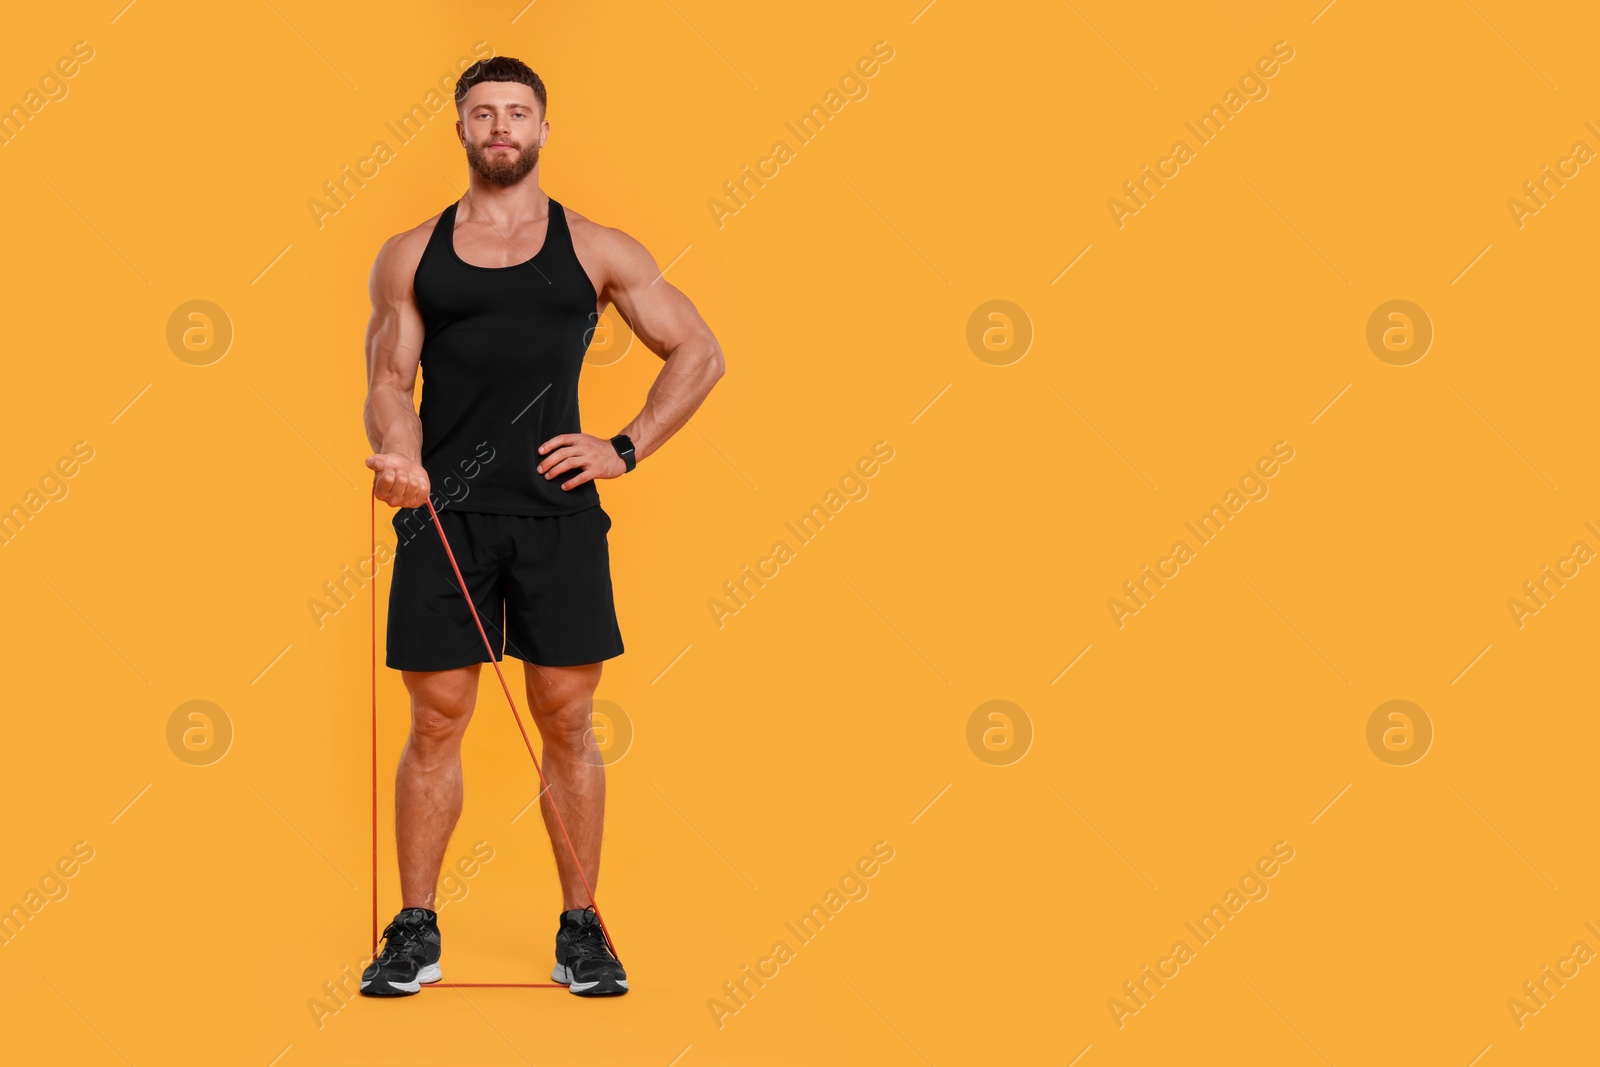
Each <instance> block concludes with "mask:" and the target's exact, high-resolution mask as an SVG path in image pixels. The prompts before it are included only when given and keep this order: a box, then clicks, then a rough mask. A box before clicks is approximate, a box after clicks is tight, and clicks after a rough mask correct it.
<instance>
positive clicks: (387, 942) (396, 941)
mask: <svg viewBox="0 0 1600 1067" xmlns="http://www.w3.org/2000/svg"><path fill="white" fill-rule="evenodd" d="M421 943H422V929H421V928H420V927H417V926H412V925H410V924H409V923H403V922H399V921H398V920H397V921H395V922H392V923H390V924H389V925H388V926H385V927H384V928H383V951H382V952H380V953H378V960H379V962H388V961H391V960H395V959H399V958H401V957H404V956H408V955H410V954H411V950H412V949H414V948H416V947H417V946H418V945H420V944H421Z"/></svg>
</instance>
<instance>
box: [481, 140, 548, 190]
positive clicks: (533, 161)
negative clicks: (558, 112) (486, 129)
mask: <svg viewBox="0 0 1600 1067" xmlns="http://www.w3.org/2000/svg"><path fill="white" fill-rule="evenodd" d="M491 143H493V142H491ZM466 147H467V163H468V165H470V166H471V167H472V169H473V170H474V171H476V172H477V174H478V177H480V178H482V179H483V180H484V181H486V182H491V183H493V184H495V185H501V186H505V185H515V184H517V183H518V182H520V181H521V180H522V179H523V178H525V177H527V176H528V173H529V172H530V171H532V170H533V168H534V167H535V166H536V165H538V162H539V146H538V145H537V144H533V145H529V146H527V147H526V148H523V149H522V150H521V151H520V152H518V153H517V154H516V155H515V156H510V155H508V154H507V153H505V152H503V151H495V152H491V151H489V146H488V145H480V144H477V143H476V142H474V141H468V142H467V146H466ZM513 147H514V145H513Z"/></svg>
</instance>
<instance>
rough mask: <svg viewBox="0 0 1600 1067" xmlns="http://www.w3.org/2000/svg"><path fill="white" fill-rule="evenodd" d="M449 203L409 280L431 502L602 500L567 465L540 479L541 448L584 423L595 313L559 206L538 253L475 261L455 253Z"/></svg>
mask: <svg viewBox="0 0 1600 1067" xmlns="http://www.w3.org/2000/svg"><path fill="white" fill-rule="evenodd" d="M459 204H460V201H457V202H456V203H455V204H451V205H450V206H449V207H447V208H445V209H444V211H443V212H441V213H440V215H439V221H438V223H436V224H435V225H434V228H433V235H432V236H431V237H430V238H429V239H428V246H427V247H426V248H425V249H423V252H422V259H421V260H420V261H419V262H418V263H417V273H416V276H415V278H414V279H413V282H412V284H413V287H414V290H415V292H416V299H417V308H418V309H419V310H420V311H421V313H422V320H423V323H424V325H425V327H426V330H425V333H424V335H423V341H422V355H421V368H422V406H421V410H420V412H419V416H420V417H421V419H422V466H423V468H424V469H426V470H427V472H428V479H429V481H430V482H431V483H432V488H433V494H434V506H435V507H439V506H440V500H441V498H443V499H444V500H447V501H448V504H447V506H448V507H452V508H455V509H457V510H459V511H476V512H487V513H490V514H497V515H570V514H572V513H574V512H578V511H583V510H585V509H587V508H591V507H594V506H595V505H597V504H599V503H600V493H599V490H598V489H597V488H596V486H595V483H594V482H593V481H588V482H585V483H583V484H582V485H580V486H578V487H576V488H575V489H571V490H563V489H562V488H561V483H562V482H564V481H566V480H567V479H569V478H571V477H572V476H573V474H574V473H575V472H574V471H572V470H570V469H569V470H566V471H563V472H562V473H561V474H558V475H557V476H556V477H555V478H552V479H548V480H547V479H546V478H545V476H544V475H542V474H540V473H538V472H537V471H536V470H535V469H534V468H535V467H537V466H538V464H539V462H540V460H541V459H542V458H543V457H541V456H540V455H539V454H538V448H539V446H540V445H541V444H543V443H544V442H545V441H548V440H549V439H550V438H552V437H554V436H555V435H557V434H562V433H578V432H581V430H582V426H581V424H580V423H579V420H578V372H579V371H580V370H582V369H583V356H584V352H585V351H586V350H587V349H588V346H589V338H590V331H591V330H592V328H593V326H594V322H595V304H596V293H595V290H594V284H593V283H592V282H591V281H590V280H589V275H588V273H587V272H585V271H584V269H583V264H582V263H580V262H578V256H577V254H576V253H575V252H574V251H573V248H572V234H571V232H570V231H569V230H568V228H567V214H566V211H565V210H564V209H563V208H562V206H561V205H560V204H559V203H557V202H556V200H555V199H554V198H551V200H550V223H549V226H548V227H547V229H546V232H545V239H544V245H543V246H542V247H541V248H540V249H539V252H538V254H537V255H535V256H534V257H533V258H532V259H529V260H525V261H524V262H522V263H517V264H513V265H512V266H509V267H479V266H474V265H473V264H471V263H468V262H466V261H465V260H463V259H462V258H461V257H460V256H458V255H457V254H456V250H455V240H454V234H455V228H456V226H455V223H456V207H457V206H458V205H459Z"/></svg>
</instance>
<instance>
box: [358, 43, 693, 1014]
mask: <svg viewBox="0 0 1600 1067" xmlns="http://www.w3.org/2000/svg"><path fill="white" fill-rule="evenodd" d="M456 106H457V109H458V121H457V123H456V136H457V137H459V138H460V140H461V144H462V147H463V148H464V149H465V150H466V155H467V164H468V179H469V181H470V188H469V190H468V192H467V194H466V195H465V196H463V197H462V198H461V199H460V200H459V201H457V202H456V203H454V204H451V205H450V206H449V207H446V208H445V209H444V210H443V211H442V212H440V213H439V214H437V215H435V216H434V217H433V218H431V219H428V220H427V221H426V222H424V223H422V225H420V226H418V227H416V228H415V229H413V230H408V231H406V232H405V233H401V234H397V235H395V236H394V237H391V238H390V239H389V240H388V241H386V242H385V243H384V245H383V248H382V249H381V250H380V251H379V252H378V256H377V261H376V262H375V263H374V264H373V268H372V280H371V293H372V321H371V324H370V325H369V327H368V329H367V344H366V347H367V353H366V356H367V382H368V390H367V401H366V409H365V421H366V430H367V437H368V439H369V440H370V442H371V444H372V449H373V455H371V456H369V457H368V458H367V466H368V467H370V468H371V469H372V470H373V472H374V474H373V485H372V492H373V495H374V496H376V497H377V498H378V499H379V500H382V501H383V502H384V503H386V504H390V505H393V506H395V507H397V508H399V509H400V510H399V511H397V512H396V513H395V516H394V520H393V526H394V529H395V533H396V535H397V539H398V543H397V546H396V555H395V563H394V573H393V582H392V587H391V592H390V597H389V636H388V648H387V657H386V662H387V664H388V666H389V667H391V668H394V669H397V670H399V671H401V672H402V676H403V678H404V679H405V685H406V689H407V691H408V692H409V693H410V695H411V733H410V737H409V738H408V739H407V741H406V746H405V750H404V752H402V753H401V756H400V767H399V770H398V772H397V773H396V775H395V837H396V840H397V843H398V851H399V860H400V893H401V904H402V907H401V910H400V912H399V914H397V915H396V916H395V917H394V921H393V922H391V923H390V924H389V925H388V927H387V928H386V929H385V930H384V948H383V951H382V952H380V953H379V954H378V955H377V957H376V958H375V959H374V960H373V962H372V964H371V965H370V966H369V967H367V969H366V970H365V971H364V972H363V974H362V976H361V992H362V993H364V994H366V995H368V996H404V995H407V994H411V993H416V992H417V991H419V990H420V989H421V988H422V985H423V983H427V982H437V981H439V979H440V977H441V972H440V969H439V956H440V936H439V927H438V917H437V915H436V914H435V912H434V910H433V907H434V890H435V886H436V884H437V882H438V880H439V871H440V867H441V865H442V863H443V860H444V854H445V847H446V845H447V844H448V843H449V840H450V834H451V832H452V830H453V829H454V828H455V824H456V820H457V818H458V817H459V816H460V814H461V802H462V774H461V738H462V735H463V733H464V732H465V731H466V728H467V722H468V720H469V719H470V718H471V717H472V709H473V705H474V704H475V703H476V700H477V695H478V676H479V672H480V669H481V667H482V665H483V663H484V662H485V661H487V660H488V658H489V653H488V650H487V649H485V648H484V645H483V639H482V637H481V636H480V635H479V633H478V630H477V627H476V625H475V624H474V623H473V621H472V616H471V612H470V611H469V610H468V608H467V605H466V603H464V598H463V596H462V593H461V590H460V589H459V587H458V586H457V584H456V581H455V575H454V573H453V571H452V570H451V568H450V563H449V560H448V559H447V558H446V555H445V550H444V547H443V545H442V544H441V542H440V539H439V535H438V532H437V531H436V530H435V529H434V527H433V523H432V519H431V516H429V514H428V511H427V508H426V502H427V501H428V500H429V499H430V498H431V499H432V500H433V503H434V507H435V509H436V511H437V512H438V514H439V521H440V523H441V524H442V525H443V527H444V531H445V537H446V538H447V539H448V541H449V544H450V548H451V549H452V550H453V551H454V553H455V556H456V561H457V563H459V565H460V567H461V573H462V576H463V578H465V580H466V584H467V587H468V590H469V591H470V593H471V595H472V601H473V603H474V604H475V605H476V606H477V610H478V614H479V616H480V617H481V618H482V620H483V625H484V629H485V630H486V631H487V633H488V634H489V637H490V640H491V642H492V643H493V644H494V646H495V649H494V658H495V659H496V660H499V659H500V658H501V656H502V654H504V653H507V652H508V653H509V654H510V655H512V656H514V657H515V658H517V659H520V660H522V661H523V663H524V668H523V677H524V680H525V682H526V687H527V699H528V710H529V713H530V714H531V716H532V718H533V720H534V722H535V723H536V724H537V726H538V729H539V734H540V736H541V737H542V739H543V741H544V770H545V775H546V777H547V778H548V779H549V783H550V788H549V790H548V792H546V793H544V794H543V795H541V797H540V809H541V811H542V812H543V814H544V819H545V827H546V829H547V830H548V831H549V833H550V838H551V844H552V846H553V848H554V851H555V861H556V871H557V874H558V876H559V877H560V880H561V895H562V902H561V907H562V912H561V916H560V922H559V925H558V928H557V933H556V960H555V968H554V971H553V973H552V978H553V979H554V980H555V981H557V982H560V983H562V984H565V985H566V986H567V987H568V989H569V990H570V991H571V992H573V993H576V994H579V995H584V996H600V995H606V994H617V993H624V992H626V991H627V989H628V980H627V975H626V974H625V972H624V971H623V968H622V964H621V963H620V962H619V961H618V960H617V959H616V958H615V957H614V956H613V955H612V953H611V952H610V950H609V948H608V947H607V945H606V943H605V939H604V937H603V936H602V933H601V930H600V927H599V925H598V922H597V918H596V915H595V911H594V909H593V907H592V906H590V905H591V901H590V900H589V897H588V893H587V892H586V890H585V888H584V882H583V877H581V876H580V873H579V870H578V869H577V867H576V866H575V864H574V861H573V855H572V852H571V851H569V849H568V848H567V844H566V841H565V840H564V839H563V838H562V835H561V833H560V830H559V827H558V824H557V815H556V810H555V809H556V808H558V807H559V809H560V813H561V815H562V816H564V818H565V824H566V829H567V832H568V834H570V835H571V839H572V845H573V848H574V849H575V850H576V852H577V855H578V857H579V861H580V862H581V863H582V864H583V874H584V875H587V878H588V882H589V885H590V886H594V885H595V884H596V883H597V881H598V878H599V867H600V832H601V823H602V818H603V814H604V810H605V774H604V769H603V767H602V765H601V761H600V759H599V756H598V752H597V750H596V748H595V742H594V735H593V732H592V730H591V722H590V715H591V706H592V699H593V696H594V691H595V686H596V685H597V684H598V683H599V681H600V670H601V666H602V663H603V661H604V660H607V659H610V658H612V657H614V656H618V655H621V654H622V651H623V645H622V635H621V632H620V630H619V628H618V625H617V617H616V611H615V608H614V607H613V603H612V591H611V573H610V556H609V553H608V546H607V539H606V532H607V531H608V530H609V529H610V528H611V517H610V516H609V515H607V514H606V512H605V510H604V509H603V508H602V507H601V506H600V496H599V490H598V487H597V482H596V479H599V478H616V477H619V476H621V475H622V474H623V473H625V472H627V471H631V470H633V469H634V464H635V463H637V462H638V461H640V460H643V459H645V458H646V457H648V456H649V455H650V454H651V453H653V452H655V451H656V450H657V449H658V448H660V447H661V446H662V445H663V444H665V443H666V441H667V439H668V438H669V437H671V436H672V435H673V434H674V433H676V432H677V431H678V430H679V429H681V428H682V427H683V425H684V424H685V423H686V422H687V421H688V419H689V416H690V415H692V414H693V413H694V411H695V409H696V408H698V407H699V406H700V404H701V402H702V401H703V400H705V398H706V396H707V394H708V393H710V391H711V388H712V386H713V385H714V384H715V383H716V381H717V379H718V378H720V377H721V376H722V374H723V362H722V352H721V349H720V348H719V347H718V345H717V341H716V338H715V337H713V336H712V333H711V330H710V328H708V327H707V326H706V324H705V321H704V320H703V319H701V317H700V315H699V313H698V312H697V311H696V310H695V308H694V306H693V305H692V304H691V303H690V302H689V300H688V298H687V297H685V296H684V295H683V294H682V293H681V292H679V291H678V290H677V289H675V288H674V287H673V286H672V284H671V283H670V282H668V281H667V280H666V279H665V278H663V277H662V276H661V273H660V271H659V270H658V269H657V267H656V264H655V261H654V260H653V259H652V258H651V256H650V253H649V252H648V251H646V250H645V248H644V246H643V245H641V244H640V243H639V242H638V241H636V240H634V239H633V238H632V237H630V236H628V235H627V234H625V233H623V232H622V231H621V230H616V229H612V228H610V227H606V226H602V225H600V224H598V223H596V222H591V221H590V220H589V219H587V218H585V217H583V216H582V215H580V214H578V213H577V212H575V211H573V210H571V209H570V208H566V207H563V206H562V205H561V204H559V203H558V202H556V201H555V200H553V199H551V198H550V197H549V196H548V195H546V193H545V191H544V190H543V189H541V188H539V150H540V149H541V148H542V147H544V144H545V142H546V140H547V139H548V138H549V136H550V124H549V123H548V122H547V121H545V87H544V83H543V82H542V81H541V80H540V78H539V76H538V75H537V74H535V73H534V72H533V71H532V70H530V69H529V68H528V66H527V65H526V64H524V63H522V62H521V61H520V60H516V59H511V58H509V57H504V56H501V57H496V58H493V59H489V60H485V61H484V62H482V63H478V64H476V65H474V66H473V67H471V68H469V69H468V70H467V71H466V72H465V73H463V74H462V76H461V78H460V79H459V80H458V81H457V82H456ZM612 304H615V305H616V308H617V311H618V313H619V314H620V315H621V316H622V318H623V320H624V321H625V322H627V324H628V325H629V326H630V327H631V328H632V329H633V332H634V335H635V336H637V337H638V339H639V340H640V341H641V342H643V343H644V345H645V346H646V347H648V348H649V349H650V351H652V352H654V353H655V354H656V355H657V356H659V357H660V358H661V359H662V360H663V361H664V365H663V366H662V368H661V372H660V375H659V376H658V377H657V379H656V381H655V384H654V385H653V386H652V387H651V389H650V394H649V399H648V401H647V402H646V403H645V405H644V409H643V410H642V411H640V413H639V414H638V416H637V417H636V418H634V419H633V421H632V422H630V423H628V424H627V425H626V426H624V427H623V428H622V432H621V433H620V434H618V435H617V436H615V437H612V438H609V439H608V438H604V437H593V436H590V435H589V434H586V433H584V432H582V429H581V426H580V421H579V417H578V373H579V371H580V370H581V369H582V366H583V357H584V352H585V350H586V349H587V348H588V345H589V341H590V338H591V337H592V335H593V330H594V328H595V324H596V322H597V321H598V318H599V316H600V315H601V314H602V313H603V312H604V311H605V310H606V308H607V307H608V306H609V305H612ZM419 365H420V367H421V369H422V373H423V378H424V384H423V389H422V405H421V412H420V415H419V413H418V412H417V410H416V409H415V408H414V407H413V403H412V395H413V389H414V387H415V385H416V379H417V370H418V367H419Z"/></svg>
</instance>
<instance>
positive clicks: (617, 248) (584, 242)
mask: <svg viewBox="0 0 1600 1067" xmlns="http://www.w3.org/2000/svg"><path fill="white" fill-rule="evenodd" d="M567 229H568V230H569V231H570V232H571V234H572V247H573V250H574V251H576V252H577V254H578V259H579V260H580V261H582V263H583V264H584V266H585V267H587V268H588V270H589V272H590V273H591V274H592V275H595V276H596V278H597V280H598V281H599V282H600V283H601V284H600V285H597V286H596V288H597V289H599V290H600V291H601V292H602V293H604V292H605V291H606V289H607V288H608V287H610V286H612V285H614V284H616V283H617V282H619V281H622V280H625V279H627V278H628V277H629V276H631V275H633V274H636V273H637V272H639V271H640V270H646V269H647V270H648V271H649V273H650V275H652V276H653V275H654V274H655V260H654V259H653V258H651V255H650V252H649V250H648V249H646V248H645V246H644V245H643V244H641V243H640V242H639V241H637V240H636V239H634V238H633V237H632V236H631V235H629V234H628V233H626V232H625V231H623V230H619V229H617V228H616V227H615V226H605V225H602V224H601V223H598V222H596V221H594V220H593V219H591V218H589V217H587V216H585V215H582V214H579V213H578V212H577V211H575V210H573V209H572V208H570V207H569V208H567Z"/></svg>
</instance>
